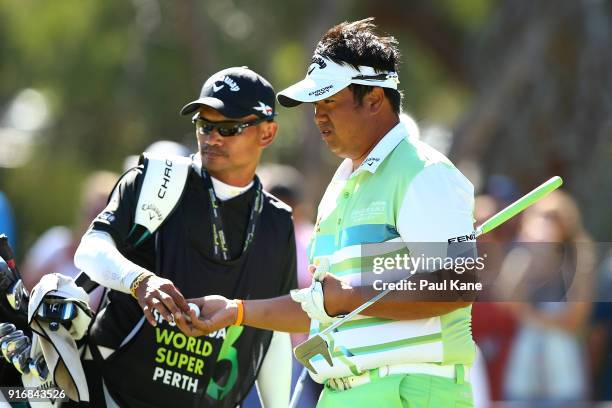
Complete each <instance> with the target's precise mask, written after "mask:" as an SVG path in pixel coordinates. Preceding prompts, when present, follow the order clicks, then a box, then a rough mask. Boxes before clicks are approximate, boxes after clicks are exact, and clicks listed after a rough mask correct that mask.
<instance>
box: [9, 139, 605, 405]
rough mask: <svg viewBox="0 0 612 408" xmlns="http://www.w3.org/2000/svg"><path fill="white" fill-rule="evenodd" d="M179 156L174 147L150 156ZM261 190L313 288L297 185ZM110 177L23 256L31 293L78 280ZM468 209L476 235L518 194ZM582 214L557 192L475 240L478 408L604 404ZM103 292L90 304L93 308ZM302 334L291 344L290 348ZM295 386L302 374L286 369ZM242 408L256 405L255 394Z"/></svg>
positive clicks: (600, 309)
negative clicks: (479, 288) (62, 278)
mask: <svg viewBox="0 0 612 408" xmlns="http://www.w3.org/2000/svg"><path fill="white" fill-rule="evenodd" d="M157 149H159V150H161V151H164V152H168V151H173V152H175V153H176V154H181V155H187V154H189V150H190V149H189V148H187V147H185V146H182V145H178V144H175V143H174V142H163V143H159V142H158V143H156V144H154V145H152V146H150V147H149V148H148V149H147V150H149V151H155V150H157ZM136 160H137V159H136V157H130V158H128V159H126V162H125V165H124V167H125V168H124V169H122V170H124V171H125V170H126V169H127V168H129V167H131V166H133V165H135V164H136ZM258 174H259V175H260V178H261V180H262V183H263V185H264V187H265V188H266V189H267V190H268V191H270V192H271V193H272V194H274V195H276V196H277V197H279V198H280V199H282V200H283V201H285V202H286V203H288V204H289V205H290V206H291V207H292V208H293V210H294V212H293V214H294V223H295V231H296V243H297V251H298V264H299V266H298V275H299V276H298V282H299V285H300V286H301V287H305V286H308V285H309V284H310V275H309V274H308V272H307V269H306V266H307V255H306V247H307V245H308V240H309V236H310V233H311V231H312V228H313V225H312V222H311V221H312V219H313V207H312V203H308V202H306V201H305V200H304V194H303V191H302V189H303V186H304V184H305V183H304V180H303V176H302V175H301V174H300V173H299V172H298V171H297V170H296V169H295V168H293V167H290V166H284V165H269V164H268V165H265V166H262V167H261V168H260V170H259V171H258ZM118 177H119V175H118V174H116V173H111V172H108V171H98V172H94V173H93V174H91V175H90V176H89V177H87V178H86V179H85V180H84V182H83V186H82V194H81V199H80V207H79V211H78V213H77V214H75V222H74V226H70V227H67V226H55V227H52V228H50V229H49V230H48V231H46V232H45V233H44V234H42V235H41V236H40V237H39V238H38V240H37V241H36V242H35V243H34V244H33V245H32V246H31V247H30V248H28V249H27V251H25V253H26V255H25V257H24V259H23V261H22V262H21V264H22V274H23V276H24V283H25V285H26V286H27V287H28V288H31V287H32V286H34V285H35V284H36V282H37V281H38V280H39V279H40V277H41V276H43V275H44V274H47V273H52V272H60V273H63V274H66V275H69V276H76V274H77V272H78V271H77V270H76V268H75V267H74V264H73V261H72V259H73V256H74V251H75V249H76V247H77V246H78V243H79V238H80V237H81V235H82V234H83V232H84V231H85V230H86V229H87V227H88V225H89V223H90V221H91V219H92V218H93V217H94V216H95V214H97V213H98V212H100V211H101V209H102V208H103V207H104V206H105V204H106V200H107V197H108V194H109V192H110V191H111V190H112V188H113V186H114V184H115V182H116V180H117V179H118ZM482 190H483V193H482V194H481V195H479V196H477V198H476V201H475V209H474V217H475V225H479V224H481V223H482V222H483V221H484V220H486V219H488V218H489V217H491V216H492V215H494V214H495V213H496V212H498V211H499V210H500V209H502V208H504V207H505V206H507V205H508V204H510V203H511V202H513V201H514V200H516V199H517V198H519V197H520V196H521V195H522V194H524V192H523V191H520V189H519V188H518V187H517V184H516V183H515V182H514V181H513V180H511V179H509V178H508V177H505V176H492V177H489V179H488V181H487V183H485V186H484V188H482ZM0 211H1V213H0V228H1V229H2V230H3V231H6V232H8V233H9V234H11V235H13V236H14V234H15V230H19V228H18V226H14V225H13V217H12V213H11V209H10V204H9V203H8V201H7V200H6V199H5V198H4V197H3V196H2V195H0ZM581 218H582V216H581V210H580V209H579V208H578V206H577V204H576V202H575V200H574V199H573V198H572V196H571V194H569V193H568V192H567V191H564V190H557V191H555V192H553V193H551V194H550V195H549V196H548V197H546V198H545V199H543V200H541V201H539V202H538V203H536V204H535V205H533V206H532V207H530V208H529V209H527V210H526V211H525V212H524V213H523V214H522V215H520V216H518V217H515V218H514V219H512V220H511V221H509V222H507V223H505V224H504V225H502V226H501V227H499V228H498V229H496V230H494V231H492V232H491V233H489V234H486V235H484V236H483V237H482V238H479V243H478V245H479V254H483V253H486V257H487V263H486V265H487V268H486V275H485V276H484V279H483V281H485V291H484V292H483V293H482V296H481V297H480V298H479V300H478V301H476V302H475V303H474V305H473V321H472V330H473V336H474V339H475V341H476V343H477V345H478V348H479V350H478V357H477V361H476V363H475V369H474V370H473V371H472V383H473V388H474V393H475V403H476V406H481V407H487V406H503V404H504V403H503V401H521V402H525V403H527V406H543V407H544V406H576V405H577V404H578V403H581V402H584V401H593V400H598V401H600V400H605V401H607V400H612V386H611V385H612V347H611V346H612V303H610V302H608V301H607V300H608V299H607V298H606V295H607V293H610V290H609V288H612V252H609V251H608V248H607V247H605V245H604V244H596V243H595V242H593V241H592V239H591V238H590V236H589V233H588V232H587V231H585V229H584V228H583V225H582V221H581ZM100 296H101V293H100V292H99V291H96V292H94V293H93V294H92V306H93V307H94V308H95V306H96V305H97V304H98V303H99V300H100ZM303 340H304V336H294V338H293V342H294V345H295V344H298V343H299V342H301V341H303ZM294 368H295V369H294V384H295V382H296V380H297V378H298V377H299V374H300V372H301V369H302V367H301V366H299V364H297V362H295V361H294ZM319 393H320V386H319V385H317V384H315V383H314V382H311V381H310V379H309V378H306V381H305V383H304V391H303V393H302V400H301V403H300V405H299V406H304V407H308V406H314V404H315V401H316V398H317V396H318V395H319ZM244 406H245V407H257V406H259V402H258V398H257V396H256V391H255V390H254V391H253V392H252V395H250V396H249V398H248V399H247V400H246V402H245V405H244Z"/></svg>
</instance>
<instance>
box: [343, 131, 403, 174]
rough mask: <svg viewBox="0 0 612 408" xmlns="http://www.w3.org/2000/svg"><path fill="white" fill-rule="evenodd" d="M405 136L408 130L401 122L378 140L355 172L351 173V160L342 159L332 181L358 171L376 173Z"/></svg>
mask: <svg viewBox="0 0 612 408" xmlns="http://www.w3.org/2000/svg"><path fill="white" fill-rule="evenodd" d="M407 136H408V130H407V129H406V125H405V124H404V123H403V122H399V123H398V124H397V125H395V126H394V127H393V128H392V129H391V130H389V131H388V132H387V134H386V135H384V136H383V137H382V139H380V141H379V142H378V143H377V144H376V146H374V148H373V149H372V151H371V152H370V153H369V154H368V156H367V157H366V158H365V160H364V161H363V162H362V163H361V164H360V165H359V167H357V169H356V170H355V171H353V162H352V161H351V159H344V161H343V162H342V163H341V164H340V167H338V170H336V174H334V179H340V180H342V179H344V180H346V179H349V178H350V177H352V176H353V175H355V174H357V173H359V172H360V171H369V172H370V173H372V174H374V173H376V170H377V169H378V166H380V164H381V163H382V162H383V161H384V160H385V159H386V158H387V156H388V155H389V153H391V152H392V151H393V149H395V147H396V146H397V145H398V144H399V143H400V142H401V141H402V140H404V139H406V137H407Z"/></svg>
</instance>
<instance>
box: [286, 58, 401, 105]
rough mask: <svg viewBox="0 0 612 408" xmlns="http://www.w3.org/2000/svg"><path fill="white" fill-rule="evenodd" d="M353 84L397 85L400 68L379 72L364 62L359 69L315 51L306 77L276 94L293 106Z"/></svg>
mask: <svg viewBox="0 0 612 408" xmlns="http://www.w3.org/2000/svg"><path fill="white" fill-rule="evenodd" d="M350 84H360V85H368V86H380V87H383V88H391V89H397V84H399V79H398V76H397V72H387V71H384V72H377V71H376V70H374V68H372V67H367V66H363V65H360V66H359V69H356V68H355V67H353V66H351V65H349V64H337V63H335V62H334V61H332V60H330V59H328V58H324V57H322V56H320V55H318V54H315V55H314V57H312V63H311V64H310V66H309V67H308V71H307V73H306V78H304V79H302V80H301V81H300V82H298V83H296V84H293V85H291V86H290V87H289V88H287V89H284V90H282V91H280V92H279V93H278V95H276V98H277V99H278V102H279V103H280V104H281V105H283V106H286V107H288V108H290V107H293V106H297V105H299V104H300V103H302V102H315V101H320V100H321V99H325V98H328V97H330V96H332V95H334V94H336V93H338V92H340V91H341V90H343V89H344V88H346V87H347V86H349V85H350Z"/></svg>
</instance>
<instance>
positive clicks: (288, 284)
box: [280, 222, 298, 295]
mask: <svg viewBox="0 0 612 408" xmlns="http://www.w3.org/2000/svg"><path fill="white" fill-rule="evenodd" d="M283 269H284V270H285V271H287V273H286V275H285V280H284V281H283V284H282V286H281V291H280V294H281V295H286V294H288V293H289V291H290V290H291V289H297V287H298V284H297V255H296V245H295V229H294V227H293V222H292V223H291V233H290V234H289V242H288V243H287V255H286V257H285V262H284V268H283Z"/></svg>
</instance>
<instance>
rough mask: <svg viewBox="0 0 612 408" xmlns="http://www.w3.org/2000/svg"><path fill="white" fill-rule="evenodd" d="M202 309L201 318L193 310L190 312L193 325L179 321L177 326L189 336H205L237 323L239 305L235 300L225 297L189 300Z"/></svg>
mask: <svg viewBox="0 0 612 408" xmlns="http://www.w3.org/2000/svg"><path fill="white" fill-rule="evenodd" d="M188 302H189V303H195V304H196V305H197V306H198V307H199V308H200V317H199V318H198V317H196V314H195V312H194V311H193V310H190V311H189V318H190V320H191V323H188V322H185V321H177V326H178V327H179V329H181V331H182V332H183V333H185V334H186V335H188V336H204V335H207V334H209V333H212V332H214V331H217V330H219V329H222V328H224V327H227V326H231V325H232V324H234V323H235V322H236V317H237V316H238V305H237V304H236V302H235V301H234V300H230V299H227V298H224V297H223V296H205V297H202V298H197V299H189V300H188Z"/></svg>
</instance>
